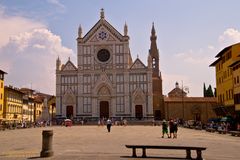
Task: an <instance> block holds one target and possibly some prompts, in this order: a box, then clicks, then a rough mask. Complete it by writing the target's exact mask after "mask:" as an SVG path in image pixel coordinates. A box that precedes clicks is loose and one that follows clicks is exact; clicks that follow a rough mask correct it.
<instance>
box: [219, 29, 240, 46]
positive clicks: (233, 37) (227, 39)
mask: <svg viewBox="0 0 240 160" xmlns="http://www.w3.org/2000/svg"><path fill="white" fill-rule="evenodd" d="M218 41H219V43H220V44H221V46H223V47H224V48H225V47H227V46H229V45H232V44H235V43H239V42H240V31H239V30H237V29H234V28H228V29H226V30H225V31H224V32H223V34H222V35H220V36H219V38H218Z"/></svg>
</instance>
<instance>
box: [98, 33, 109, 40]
mask: <svg viewBox="0 0 240 160" xmlns="http://www.w3.org/2000/svg"><path fill="white" fill-rule="evenodd" d="M98 38H100V39H101V40H104V39H106V38H107V33H106V32H104V31H101V32H99V33H98Z"/></svg>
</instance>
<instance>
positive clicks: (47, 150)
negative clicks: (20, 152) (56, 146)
mask: <svg viewBox="0 0 240 160" xmlns="http://www.w3.org/2000/svg"><path fill="white" fill-rule="evenodd" d="M52 137H53V130H44V131H43V132H42V151H41V154H40V157H51V156H53V150H52Z"/></svg>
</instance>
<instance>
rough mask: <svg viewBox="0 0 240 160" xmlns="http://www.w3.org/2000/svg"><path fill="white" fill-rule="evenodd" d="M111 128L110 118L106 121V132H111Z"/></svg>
mask: <svg viewBox="0 0 240 160" xmlns="http://www.w3.org/2000/svg"><path fill="white" fill-rule="evenodd" d="M111 126H112V121H111V119H110V118H108V120H107V130H108V132H110V131H111Z"/></svg>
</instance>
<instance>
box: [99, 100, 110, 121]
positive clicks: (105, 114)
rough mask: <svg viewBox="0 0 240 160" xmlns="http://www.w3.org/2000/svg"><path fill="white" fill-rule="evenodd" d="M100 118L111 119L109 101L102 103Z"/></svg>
mask: <svg viewBox="0 0 240 160" xmlns="http://www.w3.org/2000/svg"><path fill="white" fill-rule="evenodd" d="M100 118H109V103H108V101H101V102H100Z"/></svg>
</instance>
